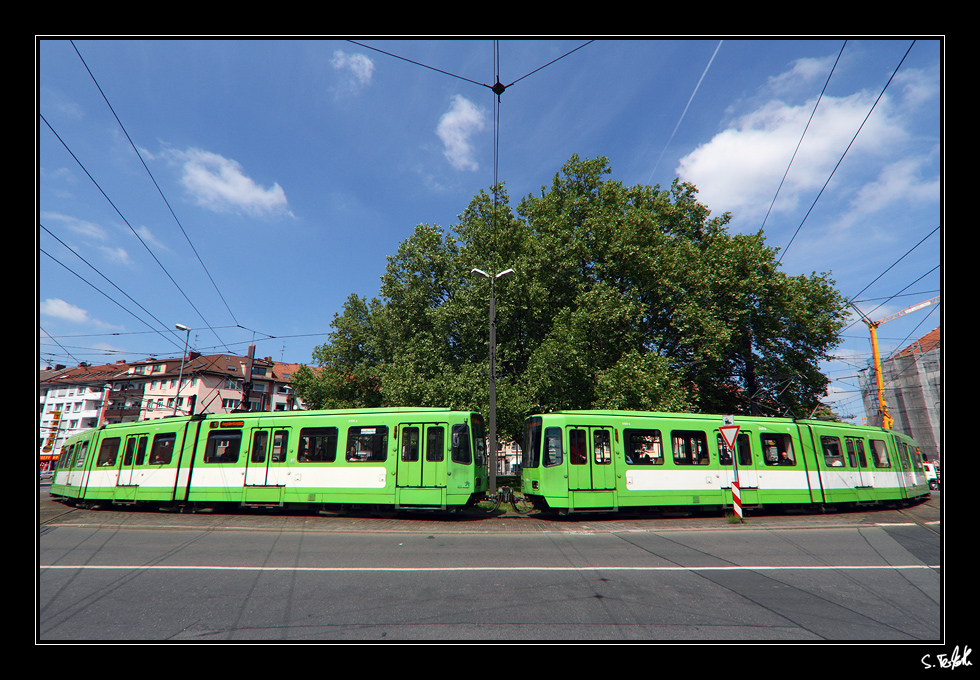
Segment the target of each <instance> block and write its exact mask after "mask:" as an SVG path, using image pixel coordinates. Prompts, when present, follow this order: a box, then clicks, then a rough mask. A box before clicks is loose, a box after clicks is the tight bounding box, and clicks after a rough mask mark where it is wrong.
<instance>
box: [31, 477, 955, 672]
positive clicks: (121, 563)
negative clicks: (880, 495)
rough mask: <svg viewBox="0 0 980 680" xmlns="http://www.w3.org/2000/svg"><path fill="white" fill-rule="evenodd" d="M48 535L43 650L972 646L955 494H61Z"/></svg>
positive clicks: (42, 550) (49, 516)
mask: <svg viewBox="0 0 980 680" xmlns="http://www.w3.org/2000/svg"><path fill="white" fill-rule="evenodd" d="M39 524H40V533H39V539H38V543H39V548H38V590H37V612H38V614H37V617H38V618H37V620H38V626H37V639H38V641H42V642H47V641H96V640H100V641H101V640H142V641H164V640H167V641H195V642H201V641H211V642H217V641H242V640H246V641H359V642H365V641H377V642H391V641H468V642H503V641H518V642H545V641H554V642H558V641H561V642H567V641H603V642H619V641H647V642H651V641H670V642H681V641H700V642H722V641H740V642H746V641H766V642H772V641H782V642H814V641H828V640H829V641H847V642H863V643H868V642H878V641H888V642H893V643H895V642H897V643H901V645H906V647H903V646H901V645H900V646H899V647H898V648H897V649H899V650H901V652H902V654H898V655H897V656H896V652H895V651H894V650H893V651H892V653H891V654H890V657H889V658H890V659H891V660H892V661H896V660H897V661H898V662H899V663H900V664H908V665H909V667H910V668H913V669H914V668H921V667H924V666H923V663H922V661H921V660H922V657H923V655H926V654H929V655H932V656H930V658H938V654H941V653H946V652H947V651H948V652H951V651H952V643H959V644H961V645H962V644H964V643H966V644H968V643H969V642H972V640H963V641H959V640H950V641H949V642H947V640H946V636H945V634H944V633H945V631H944V619H943V616H942V611H943V610H942V606H941V605H942V601H943V590H942V582H943V577H942V564H943V562H942V560H943V554H942V542H941V540H940V538H941V535H942V529H941V496H940V495H939V494H934V495H933V498H932V499H931V500H930V501H928V502H926V503H923V504H920V505H917V506H913V507H910V508H905V509H902V510H881V511H875V512H851V513H829V514H808V515H759V516H754V515H752V514H749V515H748V516H747V517H746V521H745V522H744V523H742V524H738V525H732V524H728V523H727V522H726V521H725V519H724V518H723V517H720V516H706V517H666V518H665V517H652V516H639V515H633V516H582V517H579V518H573V519H562V518H541V517H536V516H531V517H523V516H518V515H516V514H513V513H507V514H498V515H496V516H487V515H481V514H477V513H473V514H468V515H463V516H433V515H404V516H396V517H372V516H347V517H329V516H319V515H315V514H314V515H310V514H301V513H292V514H290V513H286V514H273V513H262V512H233V513H207V514H179V513H164V512H145V511H133V510H116V509H109V510H79V509H72V508H69V507H67V506H64V505H62V504H60V503H55V502H52V501H50V499H48V498H47V497H46V494H45V493H44V492H43V491H42V492H41V494H40V501H39ZM947 647H948V648H949V649H948V650H947ZM923 649H924V650H925V651H923Z"/></svg>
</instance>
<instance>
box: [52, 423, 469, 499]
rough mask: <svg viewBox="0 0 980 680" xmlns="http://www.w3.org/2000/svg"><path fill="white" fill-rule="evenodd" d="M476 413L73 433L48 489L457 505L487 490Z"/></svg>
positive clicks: (103, 495) (66, 493)
mask: <svg viewBox="0 0 980 680" xmlns="http://www.w3.org/2000/svg"><path fill="white" fill-rule="evenodd" d="M485 442H486V439H485V433H484V425H483V417H482V416H481V415H480V414H478V413H469V412H460V411H451V410H446V409H437V408H432V409H422V408H418V409H397V408H391V409H382V408H379V409H362V410H336V411H290V412H273V413H232V414H221V415H213V414H209V415H198V416H189V417H176V418H164V419H160V420H146V421H140V422H133V423H120V424H114V425H106V426H103V427H100V428H98V429H94V430H90V431H88V432H84V433H81V434H78V435H75V436H73V437H71V438H70V439H69V440H68V441H67V442H66V443H65V445H64V447H63V448H62V451H61V456H60V457H59V460H58V467H57V469H56V470H55V474H54V479H53V480H52V484H51V494H52V496H56V497H60V498H61V499H62V500H64V501H66V502H71V503H77V504H104V503H106V502H110V503H117V504H155V505H158V506H163V507H174V508H180V507H185V506H186V507H196V506H205V507H208V506H215V505H217V504H238V505H242V506H281V507H300V506H311V505H314V506H320V508H318V509H327V510H329V509H342V508H346V507H351V506H381V507H388V508H392V509H401V508H404V509H416V508H417V509H442V510H446V509H449V510H454V509H459V508H462V507H464V506H466V505H468V504H471V503H475V502H477V501H479V500H482V498H483V496H484V494H485V493H486V490H487V456H486V451H485V448H486V444H485Z"/></svg>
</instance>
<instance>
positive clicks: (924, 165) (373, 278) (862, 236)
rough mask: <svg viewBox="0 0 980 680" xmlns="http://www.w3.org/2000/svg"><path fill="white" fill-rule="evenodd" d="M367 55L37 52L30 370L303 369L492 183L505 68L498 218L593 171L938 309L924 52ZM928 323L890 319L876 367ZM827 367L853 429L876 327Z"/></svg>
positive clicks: (933, 63)
mask: <svg viewBox="0 0 980 680" xmlns="http://www.w3.org/2000/svg"><path fill="white" fill-rule="evenodd" d="M360 42H363V43H364V45H359V44H355V43H354V42H350V41H345V40H231V39H229V40H189V39H188V40H155V39H154V40H126V39H113V40H84V39H83V40H74V41H68V40H62V39H51V40H47V39H41V40H38V43H37V59H36V95H37V99H36V101H37V108H38V123H37V128H36V186H35V191H36V206H37V213H38V224H39V228H38V235H37V237H36V238H37V240H36V249H37V256H36V257H37V259H36V262H37V265H36V271H37V276H36V283H35V292H36V298H37V308H36V315H37V322H38V348H39V363H40V365H41V366H42V367H43V366H44V365H47V364H49V363H54V362H59V363H67V364H68V365H74V364H76V363H78V362H79V361H87V362H89V363H93V364H98V363H110V362H114V361H117V360H123V359H126V360H131V361H132V360H139V359H144V358H146V357H150V356H156V357H163V356H179V355H180V353H181V352H182V350H183V342H184V334H183V333H180V332H178V331H176V330H175V329H174V328H173V327H174V324H177V323H180V324H184V325H186V326H189V327H191V328H192V329H193V330H192V331H191V334H190V342H191V345H192V346H193V348H195V349H197V350H199V351H201V352H204V353H212V352H233V353H236V354H245V353H246V352H247V348H248V345H249V344H250V343H254V344H255V345H256V354H257V355H258V356H261V357H264V356H271V357H272V358H274V359H276V360H282V361H287V362H301V363H308V362H310V359H311V354H312V351H313V348H314V347H315V346H317V345H319V344H321V343H323V342H324V341H325V340H326V334H327V333H328V332H329V330H330V329H329V324H330V321H331V320H332V319H333V316H334V314H336V313H338V312H339V311H340V310H341V306H342V304H343V302H344V300H345V299H346V298H347V296H348V295H350V294H351V293H355V294H357V295H359V296H365V297H368V298H371V297H374V296H376V295H377V294H378V290H379V285H380V280H379V279H380V276H381V275H382V273H383V272H384V268H385V265H386V258H387V257H388V256H389V255H392V254H394V253H395V251H396V250H397V248H398V244H399V243H400V242H401V241H403V240H404V239H406V238H408V236H410V235H411V233H412V231H413V230H414V228H415V226H416V225H418V224H432V225H438V226H441V227H443V228H445V229H450V228H451V227H452V226H453V225H454V224H456V223H457V221H458V220H457V216H458V215H459V214H461V213H462V212H463V211H464V209H465V208H466V206H467V205H468V203H469V201H470V199H472V197H473V196H474V195H476V194H477V193H478V192H479V191H480V190H481V189H487V188H488V187H489V186H490V184H491V183H492V181H493V179H494V153H493V152H494V118H493V116H494V98H495V95H494V94H493V93H492V91H491V90H490V89H489V86H492V85H493V84H494V82H495V81H496V79H497V75H498V74H499V79H500V82H501V83H503V84H504V85H509V87H508V88H507V89H506V90H505V91H504V93H503V94H502V95H501V97H500V105H499V130H498V132H499V144H498V166H497V175H498V177H499V178H500V179H501V180H502V181H504V182H505V185H506V190H507V192H508V194H509V196H510V198H511V204H512V205H516V204H517V202H518V201H519V200H520V198H521V197H523V196H526V195H528V194H530V193H539V192H540V191H541V187H542V186H547V185H550V183H551V180H552V178H553V177H554V174H555V173H556V172H557V171H558V170H559V169H560V167H561V166H562V164H563V163H564V162H565V161H567V160H568V159H569V158H570V157H571V156H572V154H578V155H579V156H580V157H582V158H593V157H596V156H600V155H601V156H606V157H607V158H609V160H610V166H611V168H612V178H614V179H616V180H619V181H621V182H623V183H625V184H627V185H631V186H632V185H637V184H650V185H655V184H659V185H660V186H661V187H664V188H666V187H669V185H670V183H671V181H672V180H673V179H674V178H675V177H680V178H681V179H682V180H684V181H689V182H691V183H693V184H695V185H696V186H697V187H698V190H699V198H700V200H701V202H702V203H704V204H705V205H707V206H708V207H709V208H710V209H711V211H712V213H713V214H720V213H722V212H725V211H729V212H731V213H732V214H733V219H732V221H731V223H730V227H729V228H730V231H732V232H733V233H742V232H745V233H755V232H757V231H758V230H759V229H760V228H762V229H764V232H765V234H766V237H767V243H768V244H769V245H771V246H775V247H779V248H780V249H782V253H781V264H782V267H783V269H784V271H785V272H786V273H787V274H790V275H796V274H809V273H812V272H829V273H830V274H831V276H832V277H833V278H834V279H835V280H836V282H837V286H838V288H839V289H840V290H841V292H842V293H843V294H844V295H846V296H848V297H851V298H856V299H858V300H861V301H863V302H860V303H859V305H858V306H859V307H861V309H862V310H863V311H865V312H866V313H867V314H868V315H869V316H870V317H871V318H873V319H876V320H877V319H881V318H884V317H886V316H889V315H890V314H893V313H895V312H897V311H899V310H901V309H903V308H906V307H908V306H910V305H912V304H914V303H917V302H920V301H923V300H926V299H929V298H932V297H934V296H937V295H939V291H940V286H941V270H940V262H941V258H942V254H943V250H942V240H941V230H940V229H939V227H940V225H941V222H942V215H943V208H944V202H943V190H942V185H941V182H940V172H941V167H942V160H943V158H942V153H941V152H942V149H943V132H942V130H943V128H942V121H943V108H942V103H943V94H942V90H941V85H942V82H943V78H944V71H943V64H942V57H943V53H944V44H943V43H942V42H941V41H939V40H936V39H918V40H913V39H896V40H892V39H876V40H847V41H846V44H845V40H844V39H827V40H817V39H758V40H756V39H753V40H742V39H724V40H720V39H718V38H706V39H693V38H683V39H630V40H596V41H593V42H588V41H586V40H581V39H568V40H566V39H552V40H501V41H499V43H497V44H496V50H495V43H494V41H493V40H492V39H473V40H363V41H360ZM586 43H587V44H586ZM366 46H370V47H371V48H375V49H369V48H368V47H366ZM576 48H580V49H576ZM842 48H843V50H842ZM910 48H911V49H910ZM76 49H77V52H76ZM383 52H388V53H390V54H384V53H383ZM906 53H907V54H906ZM392 55H397V56H392ZM498 55H499V58H498ZM838 55H839V59H838ZM398 57H401V58H398ZM559 57H561V58H560V59H558V58H559ZM555 59H558V61H553V60H555ZM411 62H416V63H411ZM550 62H553V63H550ZM835 62H836V66H835ZM423 65H424V66H423ZM498 65H499V66H498ZM426 67H430V68H426ZM542 67H544V68H542ZM436 69H438V70H436ZM536 69H540V70H537V71H536ZM896 69H897V71H896ZM89 71H91V74H90V72H89ZM831 72H832V73H833V75H832V76H831ZM828 77H830V80H829V83H828ZM890 79H891V80H890ZM889 80H890V82H889ZM515 81H516V82H515ZM511 83H513V84H511ZM825 85H826V90H825V91H824V87H825ZM886 85H887V88H886ZM100 88H101V90H100ZM821 93H822V96H821ZM818 98H819V106H816V104H817V101H818ZM110 105H111V108H110ZM869 113H870V115H869ZM811 116H812V119H811ZM117 117H118V120H117ZM804 130H805V131H806V132H805V134H804ZM801 140H802V142H801ZM134 147H135V149H138V151H139V154H138V155H137V151H136V150H135V149H134ZM797 147H798V149H797ZM794 154H795V156H794ZM787 169H788V171H787ZM784 175H785V179H784ZM777 189H778V195H777ZM767 214H768V216H767ZM920 242H921V243H920ZM917 244H919V245H918V246H917ZM916 246H917V247H916ZM913 248H914V249H913ZM86 282H88V283H86ZM109 282H111V283H109ZM89 284H91V285H89ZM92 286H95V287H96V288H98V290H99V291H102V292H98V291H96V290H95V289H94V288H93V287H92ZM109 298H111V300H110V299H109ZM941 314H942V308H941V307H940V306H939V305H933V306H931V307H929V308H927V309H925V310H922V311H919V312H916V313H913V314H909V315H907V316H905V317H903V318H901V319H896V320H894V321H890V322H888V323H887V324H884V325H882V327H881V328H880V330H879V338H880V340H881V343H882V346H883V350H884V351H886V352H887V351H888V350H891V349H895V348H897V347H900V346H902V345H904V344H907V343H908V342H910V341H911V340H914V339H915V338H917V337H920V336H922V335H924V334H925V333H927V332H929V331H930V330H932V329H933V328H935V327H937V326H939V325H940V318H941ZM55 340H56V341H57V342H55ZM836 355H837V356H838V357H839V359H838V360H837V361H834V362H830V363H828V364H827V365H826V366H825V367H824V368H825V370H826V373H827V375H828V376H829V377H830V378H831V379H832V380H833V383H832V387H831V395H830V396H829V400H830V401H832V402H834V403H835V405H836V406H837V408H838V412H839V413H841V414H842V415H845V416H847V415H853V416H855V417H857V418H859V417H860V416H861V415H863V408H862V406H861V404H860V398H859V394H858V391H857V378H856V377H855V376H856V375H857V371H858V369H859V368H863V367H864V366H865V365H866V362H867V361H868V358H869V357H870V342H869V338H868V330H867V327H866V326H865V325H864V324H863V323H860V322H857V323H855V324H853V325H852V326H851V327H850V328H849V329H848V330H847V331H846V332H845V341H844V343H843V345H842V346H841V347H840V348H838V349H837V350H836Z"/></svg>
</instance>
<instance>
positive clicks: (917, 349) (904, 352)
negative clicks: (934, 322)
mask: <svg viewBox="0 0 980 680" xmlns="http://www.w3.org/2000/svg"><path fill="white" fill-rule="evenodd" d="M940 328H942V326H937V327H936V328H935V329H934V330H931V331H929V332H928V333H926V334H925V335H923V336H922V337H921V338H919V339H918V340H914V341H912V342H911V343H910V344H909V345H907V346H906V347H903V348H902V349H900V350H899V351H897V352H895V354H894V355H893V356H896V357H902V356H908V355H910V354H925V353H926V352H931V351H932V350H934V349H939V347H940V346H941V345H942V338H941V334H940Z"/></svg>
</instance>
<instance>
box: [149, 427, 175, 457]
mask: <svg viewBox="0 0 980 680" xmlns="http://www.w3.org/2000/svg"><path fill="white" fill-rule="evenodd" d="M176 442H177V435H176V434H175V433H173V432H168V433H166V434H158V435H157V436H156V437H154V438H153V449H152V450H151V451H150V465H169V464H170V461H171V460H173V455H174V444H175V443H176Z"/></svg>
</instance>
